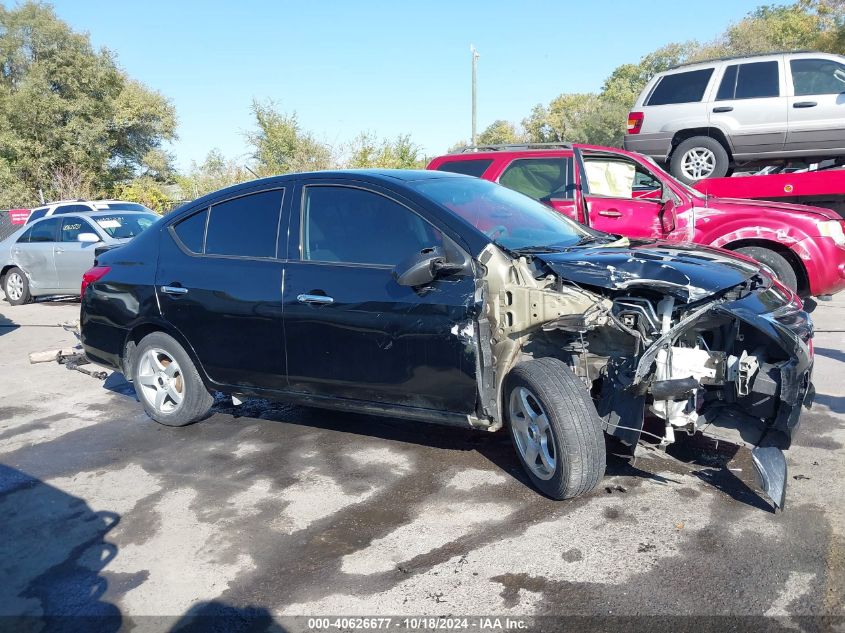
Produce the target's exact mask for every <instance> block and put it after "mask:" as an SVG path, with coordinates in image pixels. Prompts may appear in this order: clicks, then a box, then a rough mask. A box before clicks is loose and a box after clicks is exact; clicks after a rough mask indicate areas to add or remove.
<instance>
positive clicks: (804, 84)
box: [786, 57, 845, 151]
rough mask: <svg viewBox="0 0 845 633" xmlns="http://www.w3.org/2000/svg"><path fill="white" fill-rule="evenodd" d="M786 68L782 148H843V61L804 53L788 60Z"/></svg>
mask: <svg viewBox="0 0 845 633" xmlns="http://www.w3.org/2000/svg"><path fill="white" fill-rule="evenodd" d="M789 69H790V73H789V76H790V81H791V83H792V96H790V97H789V108H788V110H789V132H788V134H787V139H786V149H787V150H790V151H798V150H820V149H840V148H845V64H843V63H841V62H839V61H835V60H833V59H828V58H821V57H819V58H812V57H808V58H799V59H792V60H790V62H789Z"/></svg>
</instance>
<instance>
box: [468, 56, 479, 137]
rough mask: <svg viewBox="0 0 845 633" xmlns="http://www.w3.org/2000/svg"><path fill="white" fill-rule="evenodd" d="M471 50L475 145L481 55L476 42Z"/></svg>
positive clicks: (473, 134)
mask: <svg viewBox="0 0 845 633" xmlns="http://www.w3.org/2000/svg"><path fill="white" fill-rule="evenodd" d="M469 51H470V53H472V144H473V145H475V144H476V143H477V141H478V138H477V135H476V120H477V116H478V108H477V106H476V75H477V73H478V58H479V57H481V56H480V55H479V54H478V51H477V50H475V44H470V45H469Z"/></svg>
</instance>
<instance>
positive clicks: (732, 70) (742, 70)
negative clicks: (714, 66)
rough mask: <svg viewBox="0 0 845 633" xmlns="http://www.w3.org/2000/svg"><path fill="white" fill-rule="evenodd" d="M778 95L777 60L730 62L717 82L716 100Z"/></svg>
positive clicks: (778, 74)
mask: <svg viewBox="0 0 845 633" xmlns="http://www.w3.org/2000/svg"><path fill="white" fill-rule="evenodd" d="M777 96H780V73H779V71H778V63H777V62H752V63H749V64H731V65H730V66H728V67H727V68H726V69H725V74H724V75H723V76H722V82H721V83H720V84H719V92H718V93H717V95H716V99H717V100H731V99H762V98H766V97H777Z"/></svg>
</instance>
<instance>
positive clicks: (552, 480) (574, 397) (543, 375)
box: [503, 358, 607, 499]
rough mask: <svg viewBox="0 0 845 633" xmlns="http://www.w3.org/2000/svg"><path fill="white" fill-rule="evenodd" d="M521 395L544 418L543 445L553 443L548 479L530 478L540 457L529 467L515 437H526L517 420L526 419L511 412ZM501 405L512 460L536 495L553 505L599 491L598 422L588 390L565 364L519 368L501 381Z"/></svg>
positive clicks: (551, 361) (547, 361)
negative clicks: (554, 501)
mask: <svg viewBox="0 0 845 633" xmlns="http://www.w3.org/2000/svg"><path fill="white" fill-rule="evenodd" d="M524 390H527V392H530V398H529V401H530V400H531V399H533V404H539V406H540V407H541V409H542V411H543V412H545V418H546V419H547V420H548V429H547V431H546V433H545V437H546V443H547V445H548V436H549V435H551V436H552V438H553V439H554V447H553V448H554V449H555V450H554V452H555V455H554V457H555V460H554V466H555V468H554V469H553V471H552V474H551V476H549V477H547V478H544V477H541V476H538V474H537V473H536V472H535V471H536V470H538V466H539V467H543V464H544V463H545V462H543V458H542V456H541V454H540V453H538V456H537V458H536V459H535V461H534V467H532V466H531V465H529V463H528V462H527V461H526V457H525V456H524V455H523V452H524V451H523V448H521V447H520V439H519V437H523V438H524V437H525V436H524V435H522V436H520V433H521V431H520V430H519V428H520V427H521V424H520V420H521V419H526V418H525V416H524V415H522V414H521V413H519V412H516V411H514V409H513V407H512V403H511V401H512V398H520V397H521V395H522V394H525V393H526V391H524ZM503 404H504V410H505V411H506V416H507V422H508V428H509V429H510V434H511V440H512V441H513V445H514V449H515V450H516V454H517V456H518V457H519V460H520V463H521V464H522V467H523V469H524V470H525V472H526V473H527V474H528V477H529V478H530V479H531V482H532V483H533V484H534V486H536V487H537V489H538V490H540V492H542V493H543V494H544V495H546V496H548V497H551V498H552V499H570V498H572V497H577V496H579V495H583V494H585V493H587V492H589V491H590V490H592V489H593V488H595V487H596V486H597V485H598V483H599V481H601V478H602V476H603V475H604V470H605V466H606V462H607V457H606V454H605V447H604V433H603V431H602V424H601V420H600V419H599V416H598V414H597V413H596V409H595V406H593V402H592V400H591V399H590V395H589V393H588V392H587V388H586V387H585V386H584V384H583V383H582V382H581V381H580V380H578V378H576V377H575V376H574V375H573V374H572V372H571V371H570V369H569V367H567V366H566V364H565V363H563V362H562V361H560V360H558V359H556V358H539V359H536V360H531V361H527V362H524V363H520V364H519V365H517V366H516V367H514V368H513V370H511V372H510V373H509V374H508V376H507V378H506V380H505V390H504V403H503ZM532 408H533V405H532ZM535 412H536V409H535ZM514 418H516V420H515V419H514ZM540 450H541V451H542V449H540ZM550 453H551V451H548V454H550ZM528 454H529V455H530V452H529V453H528ZM538 462H539V463H538ZM548 470H549V469H547V471H548Z"/></svg>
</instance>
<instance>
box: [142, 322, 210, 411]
mask: <svg viewBox="0 0 845 633" xmlns="http://www.w3.org/2000/svg"><path fill="white" fill-rule="evenodd" d="M132 380H133V382H134V384H135V393H137V394H138V399H139V400H140V401H141V404H143V405H144V410H145V411H146V412H147V415H149V416H150V417H151V418H152V419H153V420H155V421H156V422H158V423H160V424H164V425H166V426H185V425H186V424H191V423H192V422H197V421H199V420H201V419H203V418H204V417H206V416H207V415H208V412H209V411H210V410H211V405H212V404H213V402H214V399H213V398H212V397H211V394H210V393H208V390H207V389H206V388H205V385H204V384H203V383H202V380H201V379H200V376H199V373H198V372H197V368H196V367H195V366H194V363H193V362H192V361H191V359H190V357H189V356H188V354H187V353H186V352H185V350H184V349H183V348H182V346H181V345H179V343H177V342H176V340H175V339H174V338H173V337H171V336H168V335H167V334H164V333H163V332H153V333H152V334H149V335H147V336H145V337H144V338H143V340H141V342H140V343H139V344H138V347H137V348H135V351H134V353H133V371H132Z"/></svg>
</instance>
